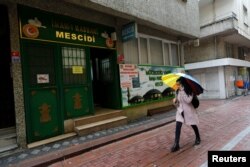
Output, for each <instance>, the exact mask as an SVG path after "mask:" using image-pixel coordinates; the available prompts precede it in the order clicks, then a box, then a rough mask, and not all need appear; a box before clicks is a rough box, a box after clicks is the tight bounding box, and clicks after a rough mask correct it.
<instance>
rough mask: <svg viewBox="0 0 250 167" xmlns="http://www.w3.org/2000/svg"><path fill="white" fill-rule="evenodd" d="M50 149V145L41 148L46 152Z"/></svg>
mask: <svg viewBox="0 0 250 167" xmlns="http://www.w3.org/2000/svg"><path fill="white" fill-rule="evenodd" d="M50 149H51V147H47V146H46V147H44V148H42V151H44V152H48V151H49V150H50Z"/></svg>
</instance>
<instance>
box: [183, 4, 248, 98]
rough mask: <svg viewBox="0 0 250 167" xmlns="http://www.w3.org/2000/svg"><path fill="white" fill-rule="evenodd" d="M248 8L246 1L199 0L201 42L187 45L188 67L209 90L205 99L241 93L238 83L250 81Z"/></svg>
mask: <svg viewBox="0 0 250 167" xmlns="http://www.w3.org/2000/svg"><path fill="white" fill-rule="evenodd" d="M249 9H250V3H249V1H247V0H200V1H199V13H200V30H201V31H200V40H199V45H198V44H197V43H196V45H195V46H194V42H192V41H189V42H187V43H186V45H185V69H186V70H187V71H188V72H189V73H191V74H192V75H194V76H195V77H196V78H197V79H198V80H199V81H200V82H201V83H202V85H203V87H204V88H205V89H206V91H205V93H203V94H202V95H201V97H202V98H217V99H225V98H230V97H232V96H235V95H241V94H242V90H243V89H239V88H238V87H237V86H236V85H235V83H236V82H237V81H239V80H249V79H248V78H249V67H250V62H249V53H250V52H249V49H250V45H249V44H250V41H249V40H250V33H249V24H250V22H249V21H250V20H249Z"/></svg>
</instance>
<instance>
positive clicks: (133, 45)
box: [124, 39, 139, 64]
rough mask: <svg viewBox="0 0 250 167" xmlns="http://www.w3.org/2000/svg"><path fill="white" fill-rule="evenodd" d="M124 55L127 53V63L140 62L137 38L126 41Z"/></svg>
mask: <svg viewBox="0 0 250 167" xmlns="http://www.w3.org/2000/svg"><path fill="white" fill-rule="evenodd" d="M124 55H125V63H127V64H139V56H138V41H137V39H134V40H130V41H127V42H125V43H124Z"/></svg>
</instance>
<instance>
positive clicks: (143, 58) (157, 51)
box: [123, 34, 181, 66]
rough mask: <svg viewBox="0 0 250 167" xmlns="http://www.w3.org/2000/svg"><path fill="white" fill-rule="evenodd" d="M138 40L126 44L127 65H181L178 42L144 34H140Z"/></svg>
mask: <svg viewBox="0 0 250 167" xmlns="http://www.w3.org/2000/svg"><path fill="white" fill-rule="evenodd" d="M138 39H139V40H138ZM138 39H134V40H131V41H127V42H125V43H124V48H123V49H124V56H125V63H127V64H153V65H173V66H180V65H181V64H180V59H181V56H180V51H179V45H178V43H177V42H174V41H168V40H164V39H161V38H157V37H152V36H149V35H144V34H138Z"/></svg>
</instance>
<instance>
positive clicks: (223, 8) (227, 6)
mask: <svg viewBox="0 0 250 167" xmlns="http://www.w3.org/2000/svg"><path fill="white" fill-rule="evenodd" d="M234 7H235V1H234V0H200V2H199V13H200V25H201V26H203V25H206V24H210V23H213V22H215V21H218V20H220V19H222V18H225V17H227V16H230V15H231V14H232V12H234V13H236V10H237V9H236V8H234Z"/></svg>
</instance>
